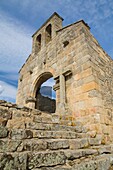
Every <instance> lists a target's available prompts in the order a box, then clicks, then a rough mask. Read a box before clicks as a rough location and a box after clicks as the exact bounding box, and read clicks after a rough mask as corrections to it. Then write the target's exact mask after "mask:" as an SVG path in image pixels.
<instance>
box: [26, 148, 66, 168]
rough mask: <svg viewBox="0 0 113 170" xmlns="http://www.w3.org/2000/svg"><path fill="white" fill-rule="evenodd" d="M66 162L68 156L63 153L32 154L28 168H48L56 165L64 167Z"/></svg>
mask: <svg viewBox="0 0 113 170" xmlns="http://www.w3.org/2000/svg"><path fill="white" fill-rule="evenodd" d="M65 161H66V156H65V155H64V153H63V152H62V151H57V152H45V153H44V152H43V153H31V154H29V159H28V168H29V169H33V168H38V167H47V166H50V167H51V166H55V165H63V164H64V163H65Z"/></svg>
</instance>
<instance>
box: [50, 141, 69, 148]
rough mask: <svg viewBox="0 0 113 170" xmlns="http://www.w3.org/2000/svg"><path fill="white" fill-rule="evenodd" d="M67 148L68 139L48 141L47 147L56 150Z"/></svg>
mask: <svg viewBox="0 0 113 170" xmlns="http://www.w3.org/2000/svg"><path fill="white" fill-rule="evenodd" d="M67 148H69V142H68V140H60V139H59V140H58V139H57V140H50V141H48V149H50V150H57V149H67Z"/></svg>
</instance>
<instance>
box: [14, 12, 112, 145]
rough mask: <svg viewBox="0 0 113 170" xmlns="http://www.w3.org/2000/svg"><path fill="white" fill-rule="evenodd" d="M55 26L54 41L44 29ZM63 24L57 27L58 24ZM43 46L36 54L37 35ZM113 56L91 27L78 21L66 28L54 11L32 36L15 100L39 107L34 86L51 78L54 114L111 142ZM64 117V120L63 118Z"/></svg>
mask: <svg viewBox="0 0 113 170" xmlns="http://www.w3.org/2000/svg"><path fill="white" fill-rule="evenodd" d="M50 25H51V26H52V31H53V32H52V37H51V40H50V41H49V42H48V43H46V42H45V39H44V37H45V31H46V28H47V27H48V26H50ZM58 25H59V27H58ZM40 34H41V35H42V37H43V38H42V46H41V49H40V50H39V51H38V53H35V47H36V39H37V36H39V35H40ZM112 66H113V61H112V59H111V58H110V57H109V56H108V55H107V54H106V53H105V52H104V50H103V49H102V48H101V47H100V45H99V43H98V42H97V41H96V39H95V38H94V37H93V36H92V35H91V33H90V30H89V26H88V25H87V24H86V23H85V22H84V21H83V20H81V21H78V22H76V23H73V24H71V25H69V26H66V27H64V28H62V18H61V17H60V16H59V15H57V14H54V15H53V16H52V17H50V19H49V20H47V22H46V23H45V24H44V25H43V26H42V27H41V28H40V29H39V30H38V31H37V32H36V33H35V34H34V35H33V46H32V53H31V55H30V56H29V58H28V59H27V61H26V63H25V64H24V65H23V67H22V68H21V70H20V79H19V84H18V94H17V103H18V104H20V105H24V106H27V107H30V108H35V103H36V102H35V101H36V91H37V89H38V88H39V87H40V86H41V84H42V83H43V82H44V81H46V80H47V79H49V78H50V77H53V78H54V79H55V81H56V84H55V86H54V89H55V90H56V114H58V115H59V117H61V118H63V120H64V124H65V121H66V120H72V121H73V125H76V123H77V124H79V123H80V124H81V125H82V126H83V127H85V129H87V131H88V132H89V133H90V135H91V136H96V135H97V134H98V135H100V136H101V138H102V139H103V142H104V143H108V142H111V141H113V134H112V131H113V118H112V117H113V100H112V97H113V88H112V85H113V79H112V77H113V67H112ZM64 117H65V119H64Z"/></svg>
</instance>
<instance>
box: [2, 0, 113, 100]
mask: <svg viewBox="0 0 113 170" xmlns="http://www.w3.org/2000/svg"><path fill="white" fill-rule="evenodd" d="M54 12H57V13H59V15H61V16H62V17H63V18H64V22H63V26H66V25H68V24H71V23H73V22H76V21H78V20H80V19H83V20H84V21H85V22H86V23H88V25H89V26H90V27H91V33H92V34H93V35H94V36H95V38H96V39H97V40H98V41H99V43H100V45H101V46H102V47H103V48H104V50H105V51H106V52H107V53H108V54H109V55H110V56H111V57H112V58H113V0H93V1H92V0H87V1H85V0H0V99H6V100H8V101H13V102H15V97H16V91H17V80H18V71H19V69H20V68H21V66H22V64H23V63H24V62H25V60H26V58H27V57H28V55H29V54H30V53H31V47H32V38H31V36H32V34H33V33H34V32H35V31H36V30H37V29H38V28H39V27H40V26H41V25H42V24H43V23H44V22H45V21H46V19H48V18H49V17H50V16H51V15H52V14H53V13H54Z"/></svg>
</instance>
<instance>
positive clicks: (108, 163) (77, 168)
mask: <svg viewBox="0 0 113 170" xmlns="http://www.w3.org/2000/svg"><path fill="white" fill-rule="evenodd" d="M112 165H113V154H102V155H98V156H94V157H92V158H91V157H89V158H86V159H84V160H79V163H75V164H74V165H73V166H72V167H71V169H70V170H112V168H113V166H112Z"/></svg>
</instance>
